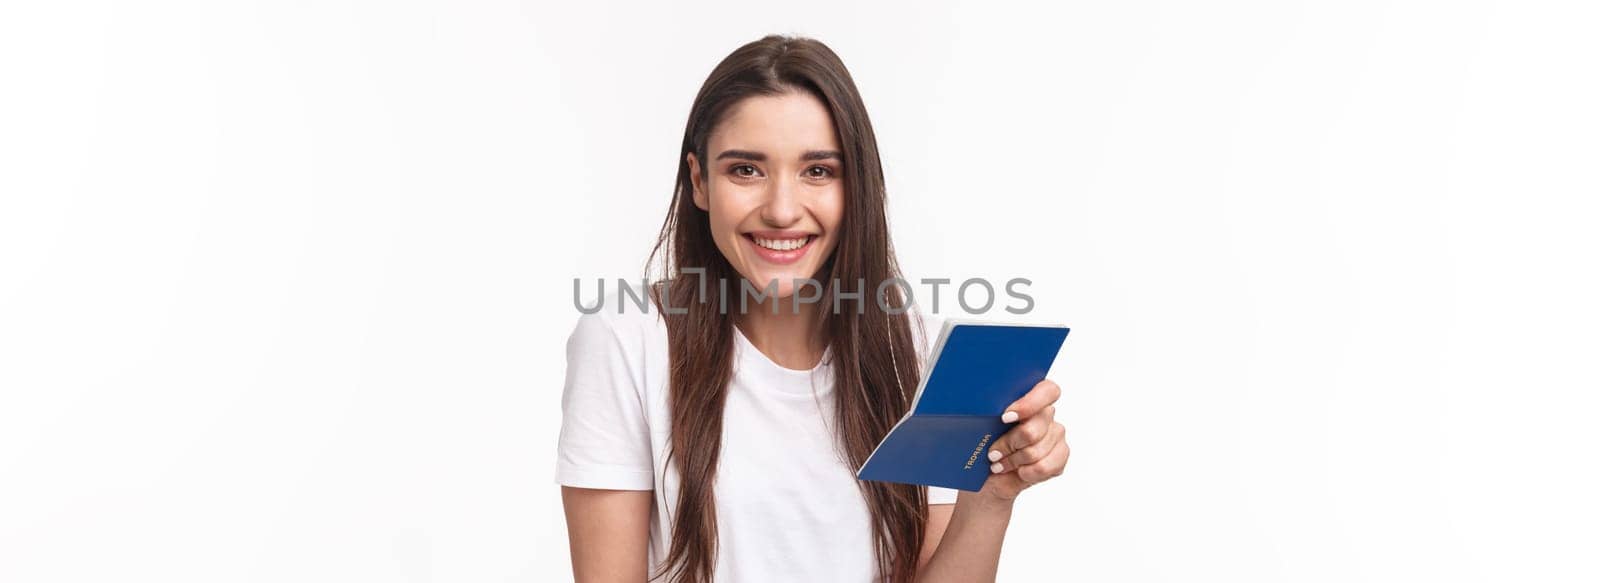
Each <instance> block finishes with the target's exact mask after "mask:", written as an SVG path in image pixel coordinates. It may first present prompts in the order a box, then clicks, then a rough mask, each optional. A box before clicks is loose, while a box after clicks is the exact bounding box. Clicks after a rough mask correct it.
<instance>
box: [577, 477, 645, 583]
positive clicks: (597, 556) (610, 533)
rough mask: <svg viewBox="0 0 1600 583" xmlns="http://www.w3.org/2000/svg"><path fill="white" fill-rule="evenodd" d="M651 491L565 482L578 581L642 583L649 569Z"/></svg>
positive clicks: (585, 582)
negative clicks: (574, 485)
mask: <svg viewBox="0 0 1600 583" xmlns="http://www.w3.org/2000/svg"><path fill="white" fill-rule="evenodd" d="M652 494H653V492H652V491H651V490H600V489H596V488H573V487H571V486H562V487H561V504H562V506H563V507H565V508H566V514H567V542H568V544H569V545H570V546H571V548H572V578H573V580H574V581H576V582H577V583H623V582H626V583H639V582H640V581H644V580H645V572H646V571H647V570H649V568H650V566H649V564H648V561H649V558H648V552H649V549H648V546H647V545H649V544H650V503H651V496H652Z"/></svg>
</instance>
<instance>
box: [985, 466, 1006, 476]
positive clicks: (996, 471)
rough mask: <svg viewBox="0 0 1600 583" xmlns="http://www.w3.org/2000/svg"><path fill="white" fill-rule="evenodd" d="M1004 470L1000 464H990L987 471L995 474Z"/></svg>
mask: <svg viewBox="0 0 1600 583" xmlns="http://www.w3.org/2000/svg"><path fill="white" fill-rule="evenodd" d="M1004 468H1005V466H1002V465H1000V464H990V465H989V471H990V472H994V473H996V474H998V473H1000V470H1001V469H1004Z"/></svg>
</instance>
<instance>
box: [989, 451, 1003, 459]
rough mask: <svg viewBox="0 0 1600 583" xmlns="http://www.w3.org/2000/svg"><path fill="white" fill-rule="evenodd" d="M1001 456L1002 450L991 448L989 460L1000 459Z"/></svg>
mask: <svg viewBox="0 0 1600 583" xmlns="http://www.w3.org/2000/svg"><path fill="white" fill-rule="evenodd" d="M1000 457H1001V456H1000V450H998V449H991V450H989V461H991V462H997V461H1000Z"/></svg>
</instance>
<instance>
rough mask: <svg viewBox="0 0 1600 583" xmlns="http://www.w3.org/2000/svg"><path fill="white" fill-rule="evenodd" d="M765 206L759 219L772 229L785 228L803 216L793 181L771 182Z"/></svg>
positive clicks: (803, 209) (790, 179)
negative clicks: (772, 227)
mask: <svg viewBox="0 0 1600 583" xmlns="http://www.w3.org/2000/svg"><path fill="white" fill-rule="evenodd" d="M770 184H772V187H771V188H769V189H768V190H767V200H766V204H764V205H762V207H761V219H762V220H764V221H766V222H767V223H768V224H770V225H772V226H774V227H787V226H789V225H792V224H795V223H796V222H799V220H800V218H801V217H802V216H804V214H805V207H804V205H802V204H801V201H800V199H799V196H798V194H799V193H798V192H797V190H798V189H797V188H796V185H795V184H794V179H792V178H779V179H777V180H773V181H771V183H770Z"/></svg>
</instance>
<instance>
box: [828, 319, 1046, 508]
mask: <svg viewBox="0 0 1600 583" xmlns="http://www.w3.org/2000/svg"><path fill="white" fill-rule="evenodd" d="M1068 330H1069V329H1068V328H1067V327H1065V326H1054V325H1032V324H989V323H981V322H970V321H969V322H963V321H956V320H948V321H946V322H945V323H944V327H943V328H942V329H940V330H939V338H938V340H937V341H936V342H935V344H934V345H933V350H932V352H931V353H930V354H929V357H928V363H929V364H928V366H927V370H926V371H925V372H924V373H923V375H922V380H921V382H920V383H919V384H918V385H917V394H916V397H915V398H914V399H913V400H912V402H911V410H909V411H907V412H906V416H905V417H902V418H901V419H900V421H899V422H898V423H895V425H894V427H893V428H891V429H890V430H889V434H888V435H886V436H884V438H883V441H882V442H881V443H879V444H878V447H877V449H874V450H872V455H870V456H868V457H867V462H866V463H865V464H862V465H861V469H860V470H858V471H857V472H856V478H857V479H860V480H877V481H882V482H899V483H905V484H920V485H924V486H940V487H944V488H954V489H958V490H967V491H970V492H976V491H978V490H981V489H982V488H983V483H984V481H985V480H987V479H988V477H989V457H988V456H989V446H990V445H992V444H994V442H995V440H996V439H998V438H999V437H1000V436H1001V435H1003V434H1004V433H1005V432H1006V430H1007V429H1010V428H1011V426H1012V425H1015V424H1016V423H1005V422H1002V421H1001V420H1000V415H1001V414H1002V413H1005V408H1006V406H1007V405H1010V404H1011V403H1012V402H1014V401H1016V400H1017V399H1020V398H1022V396H1023V395H1026V394H1027V393H1028V391H1029V390H1031V389H1032V388H1033V386H1034V385H1036V384H1038V383H1039V381H1042V380H1044V378H1045V375H1046V374H1048V373H1049V372H1050V365H1051V363H1053V362H1055V359H1056V354H1057V353H1058V352H1060V351H1061V345H1062V343H1063V342H1065V341H1066V339H1067V332H1068Z"/></svg>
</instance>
